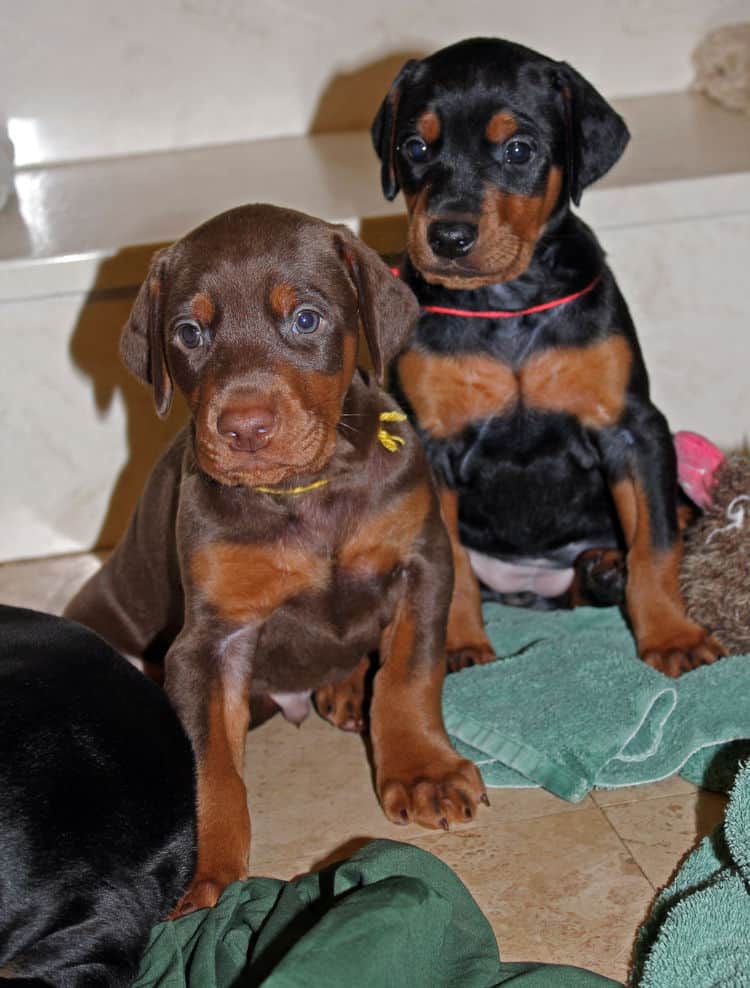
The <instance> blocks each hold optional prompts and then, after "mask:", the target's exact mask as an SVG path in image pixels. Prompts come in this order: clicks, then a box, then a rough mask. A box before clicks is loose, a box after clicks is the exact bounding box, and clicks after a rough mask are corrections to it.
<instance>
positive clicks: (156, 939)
mask: <svg viewBox="0 0 750 988" xmlns="http://www.w3.org/2000/svg"><path fill="white" fill-rule="evenodd" d="M501 984H511V985H512V986H513V988H516V986H518V988H553V986H556V988H589V986H591V988H594V986H601V988H605V986H607V985H610V986H614V985H616V982H614V981H610V980H609V979H607V978H602V977H600V976H599V975H596V974H593V973H591V972H589V971H583V970H580V969H578V968H572V967H557V966H554V965H543V964H517V963H514V964H501V963H500V959H499V956H498V951H497V944H496V942H495V936H494V933H493V931H492V928H491V926H490V925H489V923H488V922H487V920H486V919H485V917H484V915H483V914H482V912H481V911H480V909H479V907H478V906H477V905H476V903H475V902H474V900H473V899H472V897H471V895H470V894H469V892H468V891H467V890H466V888H465V886H464V885H463V884H462V883H461V881H460V880H459V879H458V878H457V876H456V875H455V874H454V873H453V872H452V871H451V869H450V868H448V866H447V865H445V864H443V862H441V861H440V860H439V859H438V858H436V857H434V856H433V855H432V854H429V853H428V852H427V851H423V850H421V849H419V848H416V847H413V846H411V845H408V844H399V843H397V842H395V841H388V840H377V841H372V842H371V843H369V844H367V845H366V846H365V847H364V848H362V850H360V851H358V852H357V853H356V854H355V855H353V856H352V857H351V858H350V859H349V860H348V861H345V862H341V863H339V864H336V865H333V866H331V867H330V868H327V869H326V870H325V871H323V872H320V873H318V874H311V875H305V876H303V877H302V878H300V879H296V880H295V881H293V882H288V883H287V882H282V881H278V880H276V879H270V878H254V879H250V880H248V881H246V882H235V883H234V884H233V885H230V886H229V888H227V889H226V891H225V892H224V894H223V895H222V897H221V899H220V900H219V902H218V904H217V905H216V907H215V908H214V909H207V910H201V911H200V912H196V913H193V914H191V915H189V916H185V917H184V918H182V919H180V920H178V921H177V922H173V923H161V924H160V925H159V926H156V927H155V928H154V930H153V931H152V935H151V939H150V942H149V945H148V949H147V951H146V954H145V956H144V958H143V961H142V964H141V969H140V973H139V976H138V978H137V980H136V982H135V984H134V988H230V986H232V988H251V986H256V985H263V986H265V988H355V986H356V988H401V986H403V988H441V986H444V988H457V986H460V988H497V986H498V985H501Z"/></svg>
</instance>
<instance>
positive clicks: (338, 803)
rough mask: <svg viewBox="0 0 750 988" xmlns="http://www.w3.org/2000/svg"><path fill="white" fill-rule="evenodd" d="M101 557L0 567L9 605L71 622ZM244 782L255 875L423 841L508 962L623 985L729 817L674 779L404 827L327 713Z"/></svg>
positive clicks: (505, 797) (512, 793)
mask: <svg viewBox="0 0 750 988" xmlns="http://www.w3.org/2000/svg"><path fill="white" fill-rule="evenodd" d="M97 565H98V560H97V558H96V557H95V556H93V555H83V556H71V557H65V558H59V559H54V560H44V561H37V562H28V563H8V564H5V565H2V566H0V602H2V603H9V604H11V603H12V604H19V605H23V606H27V607H37V608H40V609H44V610H50V611H53V612H57V611H59V610H60V609H61V608H62V607H63V605H64V604H65V602H66V601H67V599H68V598H69V597H70V596H71V595H72V594H73V592H74V591H75V590H76V589H77V587H78V586H79V584H80V583H81V582H82V581H83V580H84V579H85V577H86V576H88V575H89V573H91V572H93V571H94V570H95V568H96V567H97ZM246 779H247V784H248V789H249V799H250V807H251V813H252V820H253V851H252V872H253V874H258V875H273V876H275V877H279V878H291V877H293V876H294V875H296V874H299V873H300V872H304V871H307V870H308V869H310V868H316V867H320V866H321V865H323V864H326V863H328V862H330V861H333V860H336V859H338V858H341V857H346V856H347V855H348V854H350V853H351V852H352V851H353V850H355V849H356V848H357V847H359V846H361V844H363V843H364V842H365V841H367V840H368V839H370V838H372V837H390V838H393V839H401V840H405V841H409V842H411V843H414V844H418V845H419V846H420V847H423V848H426V849H427V850H429V851H432V852H433V853H435V854H437V855H438V856H439V857H441V858H442V859H443V860H444V861H446V862H447V863H448V864H449V865H450V866H451V867H453V868H454V869H455V870H456V871H457V873H458V874H459V876H460V877H461V878H462V880H463V881H464V882H465V884H466V885H467V886H468V888H469V889H470V891H471V892H472V893H473V895H474V897H475V898H476V900H477V902H478V903H479V905H480V906H481V908H482V909H483V910H484V912H485V914H486V915H487V916H488V918H489V920H490V922H491V923H492V925H493V928H494V930H495V933H496V935H497V938H498V943H499V945H500V952H501V956H502V957H503V959H504V960H538V961H549V962H556V963H567V964H578V965H580V966H583V967H588V968H591V969H592V970H594V971H598V972H599V973H601V974H606V975H608V976H610V977H613V978H616V979H619V980H624V979H625V977H626V975H627V971H628V964H629V957H630V951H631V947H632V943H633V937H634V934H635V931H636V929H637V926H638V924H639V923H640V922H641V921H642V920H643V919H644V917H645V915H646V913H647V911H648V909H649V906H650V903H651V901H652V899H653V897H654V895H655V893H656V891H657V890H658V889H659V888H660V887H661V886H663V885H664V884H665V883H666V882H667V881H668V879H669V877H670V875H671V874H672V872H673V871H674V869H675V868H676V866H677V865H678V863H679V861H680V859H681V858H682V857H683V856H684V854H685V853H686V852H687V851H688V850H690V849H691V848H692V847H693V845H694V844H695V842H696V841H697V840H698V839H699V838H700V837H702V836H703V835H704V834H706V833H708V832H709V831H710V830H711V829H712V828H713V827H714V825H715V824H716V823H717V822H718V821H719V820H720V819H721V817H722V814H723V809H724V800H723V799H722V798H721V797H719V796H717V795H715V794H712V793H708V792H704V791H701V790H699V789H696V787H695V786H693V785H691V784H690V783H688V782H685V781H684V780H682V779H680V778H678V777H676V778H673V779H668V780H666V781H664V782H661V783H658V784H654V785H648V786H637V787H633V788H629V789H621V790H617V791H612V792H605V791H598V792H595V793H594V794H593V795H592V796H589V797H588V798H587V799H585V800H583V802H581V803H578V804H577V805H571V804H568V803H565V802H563V801H561V800H559V799H557V798H556V797H554V796H552V795H550V794H548V793H546V792H543V791H541V790H499V789H493V790H490V799H491V802H492V806H491V807H490V808H489V809H486V808H484V807H482V808H481V812H480V814H479V816H478V819H477V820H476V821H475V822H474V823H473V824H471V825H469V826H467V827H465V828H462V829H461V830H458V831H455V832H451V833H443V832H442V831H441V832H439V833H433V832H429V831H424V830H420V829H418V828H417V827H415V826H413V825H408V826H406V827H403V828H397V827H394V826H393V825H391V824H389V823H388V822H387V821H386V820H385V818H384V817H383V816H382V814H381V812H380V810H379V808H378V805H377V802H376V800H375V796H374V794H373V790H372V782H371V777H370V770H369V767H368V764H367V760H366V757H365V752H364V747H363V744H362V741H361V739H360V738H359V737H357V736H354V735H349V734H343V733H341V732H338V731H335V730H334V729H333V728H331V727H329V726H328V725H327V724H325V723H324V722H323V721H321V720H319V719H318V718H317V717H316V716H315V715H313V716H311V717H310V718H309V719H308V720H307V721H306V722H305V723H304V724H303V725H302V726H301V727H300V728H299V729H297V728H294V727H292V726H291V725H290V724H288V723H287V722H285V721H284V720H282V719H281V718H275V719H274V720H271V721H269V722H268V723H266V724H265V725H263V726H262V727H260V728H259V729H258V730H256V731H253V732H251V734H250V736H249V742H248V750H247V759H246Z"/></svg>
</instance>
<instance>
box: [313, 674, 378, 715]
mask: <svg viewBox="0 0 750 988" xmlns="http://www.w3.org/2000/svg"><path fill="white" fill-rule="evenodd" d="M369 671H370V660H369V659H368V658H364V659H362V661H361V662H360V663H359V664H358V665H357V667H356V669H355V670H354V672H353V673H352V674H351V676H349V677H347V678H346V679H342V680H341V681H340V682H338V683H330V684H329V685H328V686H321V687H320V689H319V690H316V691H315V694H314V696H313V701H314V703H315V709H316V710H317V711H318V713H319V714H320V716H321V717H323V718H324V720H327V721H330V723H331V724H333V726H334V727H338V728H339V730H341V731H354V732H356V733H359V734H361V733H362V732H363V731H364V730H365V726H366V710H365V707H366V683H367V674H368V672H369Z"/></svg>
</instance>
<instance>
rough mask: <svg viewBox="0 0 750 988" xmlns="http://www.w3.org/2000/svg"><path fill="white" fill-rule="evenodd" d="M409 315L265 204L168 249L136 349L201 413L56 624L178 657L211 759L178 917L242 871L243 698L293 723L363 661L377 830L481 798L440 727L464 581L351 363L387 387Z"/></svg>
mask: <svg viewBox="0 0 750 988" xmlns="http://www.w3.org/2000/svg"><path fill="white" fill-rule="evenodd" d="M416 316H417V306H416V302H415V300H414V297H413V295H412V293H411V292H410V291H409V289H408V288H407V287H406V286H405V285H404V284H403V283H402V282H400V281H398V280H397V279H396V278H394V277H393V276H392V275H391V273H390V271H389V270H388V268H387V267H386V266H385V265H384V264H383V263H382V261H381V260H380V259H379V258H378V256H377V255H376V254H375V253H374V252H373V251H372V250H370V249H369V248H367V247H366V246H365V245H364V244H362V243H361V242H360V241H359V240H357V239H356V238H355V237H354V236H353V235H352V234H351V233H350V232H349V231H348V230H347V229H346V228H345V227H341V226H331V225H329V224H327V223H324V222H322V221H320V220H316V219H313V218H311V217H308V216H305V215H303V214H301V213H297V212H293V211H290V210H285V209H279V208H275V207H273V206H266V205H252V206H244V207H240V208H238V209H234V210H231V211H229V212H227V213H224V214H222V215H220V216H218V217H216V218H214V219H213V220H210V221H209V222H207V223H205V224H204V225H203V226H201V227H199V228H197V229H196V230H194V231H193V232H192V233H190V234H188V236H186V237H185V238H184V239H183V240H180V241H178V242H177V243H176V244H174V245H172V246H171V247H168V248H167V249H165V250H163V251H161V252H159V253H158V254H157V255H156V256H155V258H154V261H153V263H152V266H151V269H150V272H149V274H148V278H147V280H146V282H145V284H144V285H143V287H142V288H141V291H140V294H139V296H138V298H137V300H136V302H135V305H134V308H133V311H132V314H131V317H130V320H129V322H128V323H127V325H126V326H125V329H124V331H123V336H122V343H121V352H122V355H123V357H124V360H125V363H126V364H127V365H128V367H129V368H130V369H131V370H132V371H133V372H134V373H135V374H136V375H137V376H138V377H139V378H141V379H142V380H144V381H146V382H148V383H149V384H150V385H151V386H152V388H153V393H154V398H155V402H156V408H157V411H158V413H159V414H160V415H166V413H167V411H168V410H169V407H170V400H171V398H172V392H173V387H175V386H176V387H178V388H179V389H180V390H181V391H182V393H183V394H184V395H185V397H186V399H187V403H188V405H189V408H190V411H191V413H192V418H191V422H190V425H189V426H188V427H187V428H185V429H184V430H183V431H182V432H181V433H180V434H179V435H178V436H177V438H176V439H175V441H174V443H173V444H172V446H171V447H170V448H169V449H168V451H167V452H166V453H165V455H164V457H163V458H162V460H161V461H160V462H159V464H158V465H157V466H156V468H155V469H154V472H153V473H152V475H151V477H150V479H149V481H148V484H147V486H146V489H145V491H144V494H143V496H142V498H141V501H140V502H139V505H138V507H137V509H136V512H135V515H134V517H133V519H132V522H131V525H130V528H129V530H128V531H127V533H126V535H125V537H124V539H123V541H122V542H121V543H120V545H119V546H118V547H117V548H116V549H115V552H114V554H113V555H112V557H111V558H110V559H109V560H108V561H107V563H106V564H105V565H104V567H103V568H102V569H101V570H100V571H99V573H97V574H96V575H95V576H94V577H93V578H92V580H91V581H90V582H89V583H88V584H86V585H84V587H83V588H82V590H81V591H80V593H79V594H78V595H77V596H76V598H74V600H73V601H72V602H71V604H70V605H69V607H68V609H67V613H68V614H69V615H71V616H74V617H75V618H77V619H78V620H80V621H81V622H83V623H84V624H87V625H90V626H91V627H94V628H95V629H96V630H98V631H99V632H100V633H101V634H102V635H103V636H104V637H105V638H107V639H108V640H110V641H111V642H113V643H114V644H115V645H117V646H118V647H119V648H120V649H121V650H123V651H125V652H126V653H128V654H130V655H135V656H143V655H147V654H148V653H149V649H150V648H151V646H152V645H153V643H155V642H156V641H157V640H160V639H161V640H163V639H165V638H166V639H168V640H170V639H173V642H172V644H171V646H170V647H169V650H168V652H167V654H166V660H165V686H166V690H167V692H168V694H169V696H170V698H171V699H172V701H173V703H174V704H175V706H176V708H177V710H178V712H179V713H180V716H181V718H182V721H183V723H184V725H185V727H186V728H187V731H188V733H189V735H190V737H191V738H192V741H193V745H194V747H195V751H196V755H197V760H198V868H197V875H196V878H195V881H194V882H193V885H192V887H191V889H190V890H189V891H188V893H187V894H186V895H185V896H184V898H183V900H182V902H181V903H180V905H179V907H178V909H177V912H178V913H180V912H187V911H189V910H190V909H192V908H196V907H200V906H207V905H212V904H213V903H215V901H216V899H217V898H218V895H219V894H220V892H221V890H222V888H223V887H224V886H225V885H226V884H228V883H229V882H231V881H233V880H235V879H238V878H241V877H242V876H244V875H246V874H247V867H248V851H249V845H250V818H249V814H248V810H247V799H246V792H245V787H244V784H243V779H242V759H243V750H244V746H245V737H246V734H247V729H248V722H249V718H250V714H249V704H250V700H251V694H252V695H253V696H254V697H256V699H257V698H258V697H265V698H266V700H267V702H269V703H270V702H273V703H275V704H277V705H278V706H280V707H282V709H284V710H285V712H286V713H287V714H288V715H289V716H290V717H291V718H296V719H299V718H301V717H302V716H303V715H304V713H305V712H306V709H307V703H308V696H309V693H310V691H311V690H315V689H316V688H317V687H320V686H322V685H323V684H325V683H327V682H335V681H337V680H342V679H344V678H345V677H347V676H349V674H350V673H351V672H352V670H353V669H354V668H355V667H359V666H361V661H360V660H362V657H363V656H365V655H367V654H368V653H370V652H372V651H373V650H374V649H379V651H380V668H379V670H378V672H377V674H376V676H375V681H374V688H373V698H372V704H371V710H370V734H371V739H372V746H373V758H374V763H375V785H376V789H377V793H378V796H379V799H380V801H381V804H382V806H383V809H384V811H385V813H386V815H387V816H388V817H389V818H390V819H391V820H392V821H394V822H395V823H405V822H407V821H409V820H411V821H414V822H416V823H419V824H421V825H423V826H426V827H443V828H447V827H448V826H449V825H450V824H451V823H453V822H457V821H464V820H467V819H471V818H472V817H473V816H474V814H475V812H476V809H477V803H478V802H480V801H486V798H487V797H486V794H485V791H484V787H483V784H482V781H481V777H480V775H479V773H478V771H477V770H476V768H475V767H474V766H473V765H472V764H471V763H470V762H468V761H466V760H464V759H461V758H459V756H458V755H457V754H456V753H455V752H454V751H453V749H452V748H451V746H450V743H449V741H448V738H447V735H446V733H445V729H444V726H443V721H442V714H441V687H442V682H443V677H444V671H445V630H446V624H447V617H448V607H449V603H450V596H451V588H452V566H451V550H450V544H449V540H448V537H447V535H446V533H445V529H444V526H443V524H442V521H441V517H440V507H439V503H438V500H437V497H436V494H435V491H434V488H433V485H432V479H431V476H430V471H429V467H428V464H427V462H426V459H425V456H424V452H423V450H422V448H421V444H420V443H419V440H418V439H417V437H416V435H415V434H414V433H413V431H412V430H411V429H410V427H409V426H408V423H406V422H403V421H402V420H403V419H405V416H404V415H403V413H401V412H400V411H399V410H398V408H397V407H396V405H395V404H394V402H393V401H392V400H391V399H390V398H389V397H387V396H386V395H385V393H384V392H383V391H382V390H381V389H380V387H379V386H378V384H377V383H376V381H375V380H374V379H371V378H370V376H368V375H367V374H366V373H364V372H362V371H359V370H358V369H357V366H356V362H357V345H358V334H359V330H360V327H361V328H362V330H363V331H364V334H365V337H366V340H367V342H368V346H369V349H370V352H371V357H372V361H373V366H374V368H375V373H376V376H381V375H382V369H383V367H384V365H385V362H386V361H387V360H388V359H389V358H391V357H392V356H393V355H394V354H395V353H396V352H397V351H398V350H399V349H401V348H402V347H403V345H404V344H405V341H406V338H407V336H408V333H409V331H410V329H411V326H412V325H413V322H414V319H415V318H416ZM269 698H272V699H269ZM342 784H345V780H342Z"/></svg>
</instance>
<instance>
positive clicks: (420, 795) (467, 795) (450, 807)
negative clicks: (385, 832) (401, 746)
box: [379, 757, 489, 830]
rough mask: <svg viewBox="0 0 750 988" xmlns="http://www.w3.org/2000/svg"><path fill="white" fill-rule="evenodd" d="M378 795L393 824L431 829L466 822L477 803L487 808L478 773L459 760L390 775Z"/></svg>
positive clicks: (441, 828)
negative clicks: (416, 825) (425, 768)
mask: <svg viewBox="0 0 750 988" xmlns="http://www.w3.org/2000/svg"><path fill="white" fill-rule="evenodd" d="M379 792H380V801H381V804H382V806H383V810H384V812H385V815H386V816H387V817H388V819H389V820H391V821H392V822H393V823H396V824H401V825H403V824H406V823H416V824H418V825H419V826H421V827H427V828H429V829H431V830H438V829H440V830H449V829H450V828H451V827H452V826H453V825H454V824H457V823H468V822H469V821H471V820H473V819H474V817H475V816H476V813H477V808H478V804H479V803H485V804H486V805H489V801H488V799H487V794H486V792H485V789H484V783H483V782H482V777H481V775H480V774H479V770H478V769H477V767H476V766H475V765H473V764H472V763H471V762H469V761H466V760H465V759H461V758H458V757H456V758H455V760H453V761H452V762H451V763H450V764H443V765H442V766H440V767H438V766H435V767H434V768H429V769H427V770H425V771H419V770H414V771H413V772H409V771H408V770H406V771H403V770H402V771H399V772H397V773H393V774H392V775H390V777H387V778H384V781H383V782H382V783H381V784H380V786H379Z"/></svg>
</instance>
